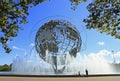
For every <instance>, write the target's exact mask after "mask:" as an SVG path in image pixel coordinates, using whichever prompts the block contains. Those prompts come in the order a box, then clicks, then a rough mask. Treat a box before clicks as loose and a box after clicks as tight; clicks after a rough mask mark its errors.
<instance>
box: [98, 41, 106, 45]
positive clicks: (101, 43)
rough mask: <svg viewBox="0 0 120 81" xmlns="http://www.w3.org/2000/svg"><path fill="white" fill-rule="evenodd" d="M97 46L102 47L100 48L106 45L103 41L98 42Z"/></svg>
mask: <svg viewBox="0 0 120 81" xmlns="http://www.w3.org/2000/svg"><path fill="white" fill-rule="evenodd" d="M97 44H98V45H100V46H103V45H105V43H104V42H103V41H99V42H97Z"/></svg>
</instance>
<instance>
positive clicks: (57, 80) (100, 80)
mask: <svg viewBox="0 0 120 81" xmlns="http://www.w3.org/2000/svg"><path fill="white" fill-rule="evenodd" d="M0 81H120V76H105V77H104V76H103V77H14V76H0Z"/></svg>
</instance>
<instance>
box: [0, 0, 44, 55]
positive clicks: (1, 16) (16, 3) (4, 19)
mask: <svg viewBox="0 0 120 81" xmlns="http://www.w3.org/2000/svg"><path fill="white" fill-rule="evenodd" d="M43 1H45V0H0V43H1V44H2V47H3V48H4V49H5V51H6V53H9V52H10V51H11V49H10V48H9V47H8V45H7V42H9V41H11V40H12V39H13V37H16V36H17V34H18V32H19V30H21V29H22V27H20V24H25V23H27V20H26V18H27V15H29V13H28V8H30V7H32V6H36V5H37V4H39V3H41V2H43Z"/></svg>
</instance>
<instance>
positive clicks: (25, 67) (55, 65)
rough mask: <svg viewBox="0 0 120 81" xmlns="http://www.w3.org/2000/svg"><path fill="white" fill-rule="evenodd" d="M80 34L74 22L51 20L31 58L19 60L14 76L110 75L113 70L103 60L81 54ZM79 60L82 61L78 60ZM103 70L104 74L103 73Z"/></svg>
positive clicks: (38, 36)
mask: <svg viewBox="0 0 120 81" xmlns="http://www.w3.org/2000/svg"><path fill="white" fill-rule="evenodd" d="M81 44H82V40H81V37H80V33H79V32H78V30H77V29H76V28H75V26H74V25H72V24H71V23H70V22H68V21H65V20H50V21H49V22H47V23H45V24H44V25H42V26H41V27H40V28H39V29H38V31H37V32H36V36H35V46H34V49H32V51H35V52H34V53H33V52H31V54H28V55H25V56H24V58H21V57H19V56H16V57H15V59H14V60H13V64H12V72H14V73H16V74H30V75H57V74H59V75H75V74H78V72H79V71H80V73H82V74H84V71H85V69H88V71H89V73H90V74H100V73H110V72H111V71H112V69H111V68H110V66H109V64H108V63H107V62H106V61H103V59H98V60H97V59H93V58H92V59H91V58H90V57H88V56H82V55H81V54H80V48H81ZM78 59H79V60H78ZM101 69H102V70H101Z"/></svg>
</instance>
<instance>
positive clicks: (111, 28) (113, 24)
mask: <svg viewBox="0 0 120 81" xmlns="http://www.w3.org/2000/svg"><path fill="white" fill-rule="evenodd" d="M87 9H88V11H89V12H90V14H89V16H88V17H87V18H86V19H84V22H85V23H86V27H87V28H88V29H96V30H97V31H98V32H100V33H106V34H108V35H111V36H114V37H115V38H118V39H120V0H95V1H94V2H92V3H90V4H89V5H88V6H87Z"/></svg>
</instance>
